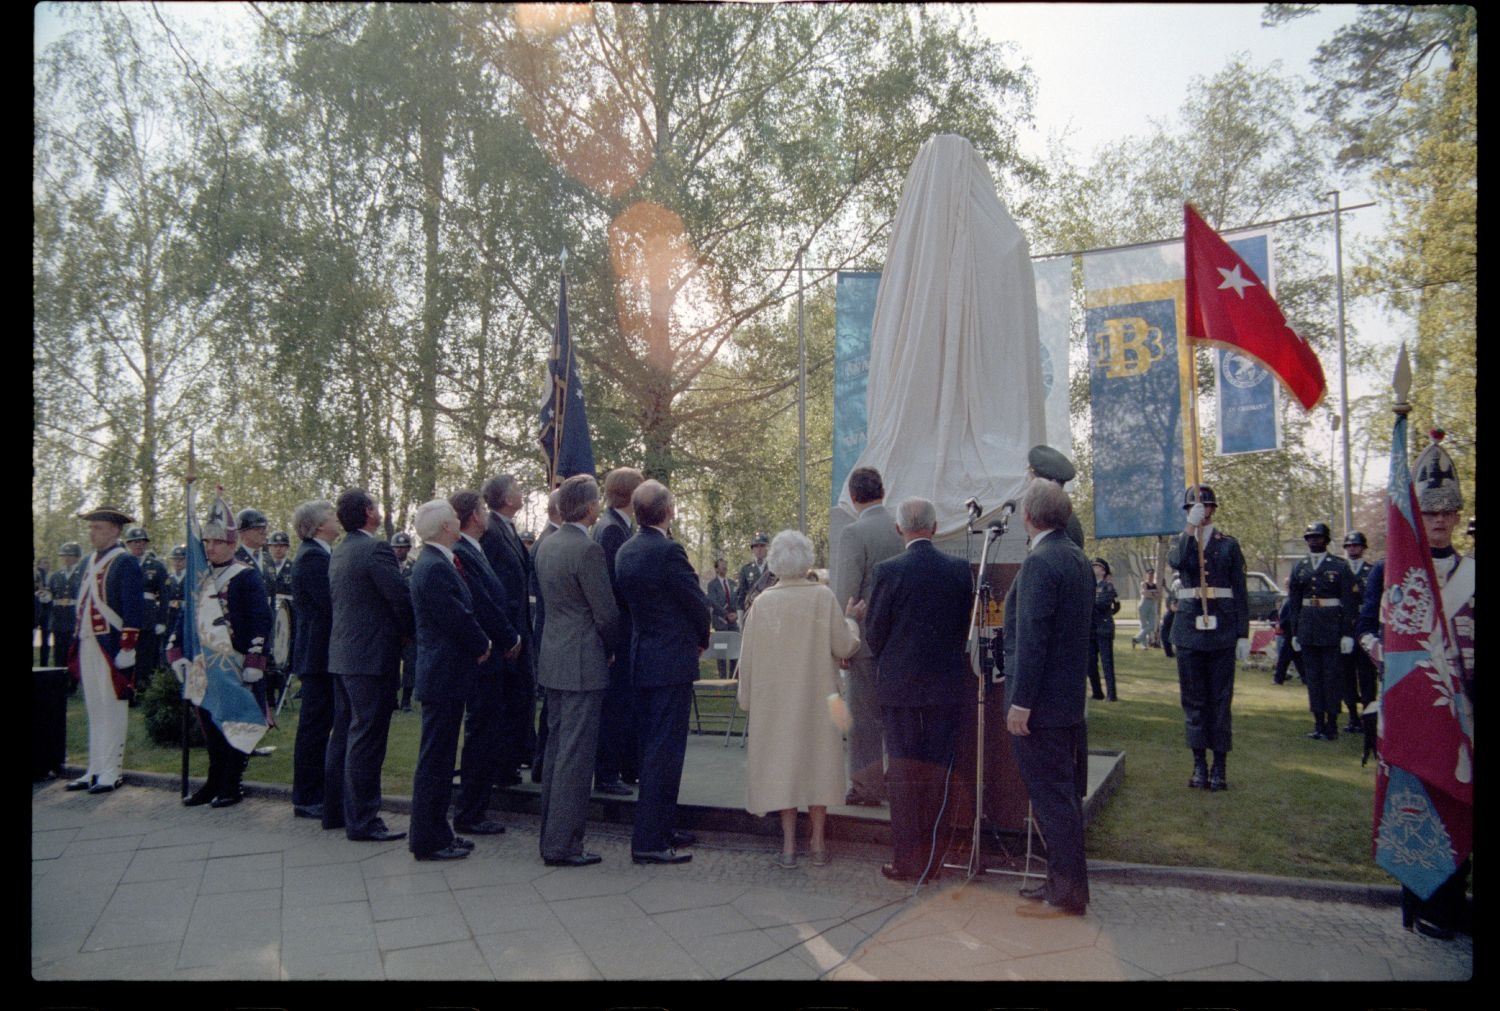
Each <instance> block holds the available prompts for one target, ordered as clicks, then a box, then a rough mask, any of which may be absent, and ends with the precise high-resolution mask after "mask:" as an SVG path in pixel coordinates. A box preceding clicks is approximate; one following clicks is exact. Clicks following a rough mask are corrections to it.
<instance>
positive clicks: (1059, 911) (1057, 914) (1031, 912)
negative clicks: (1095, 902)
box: [1016, 900, 1085, 920]
mask: <svg viewBox="0 0 1500 1011" xmlns="http://www.w3.org/2000/svg"><path fill="white" fill-rule="evenodd" d="M1084 911H1085V907H1083V906H1056V905H1053V904H1052V903H1050V902H1047V901H1045V900H1044V901H1043V902H1042V904H1041V905H1039V906H1017V907H1016V915H1017V916H1024V917H1026V918H1027V919H1028V920H1059V919H1062V918H1063V917H1065V916H1082V915H1083V914H1084Z"/></svg>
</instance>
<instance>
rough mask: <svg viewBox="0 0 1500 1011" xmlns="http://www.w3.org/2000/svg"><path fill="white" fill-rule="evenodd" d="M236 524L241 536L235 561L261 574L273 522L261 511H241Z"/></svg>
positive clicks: (236, 517)
mask: <svg viewBox="0 0 1500 1011" xmlns="http://www.w3.org/2000/svg"><path fill="white" fill-rule="evenodd" d="M234 522H235V526H236V527H238V528H239V535H240V543H239V546H238V547H236V548H235V549H234V557H235V560H236V561H239V562H243V563H244V564H246V565H249V566H252V567H253V568H254V569H255V571H256V572H257V573H259V572H260V566H261V562H263V561H264V560H265V557H266V554H265V551H264V548H265V546H266V535H267V533H268V532H269V531H268V529H267V528H268V527H270V525H271V521H270V520H268V519H266V514H265V513H263V512H261V511H260V510H259V509H241V510H240V511H239V515H237V516H235V518H234ZM261 582H262V583H264V582H265V580H264V579H262V580H261Z"/></svg>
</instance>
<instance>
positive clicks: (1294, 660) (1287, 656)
mask: <svg viewBox="0 0 1500 1011" xmlns="http://www.w3.org/2000/svg"><path fill="white" fill-rule="evenodd" d="M1276 642H1277V643H1278V644H1279V645H1278V648H1277V651H1276V673H1275V674H1273V675H1271V679H1272V680H1273V681H1275V682H1276V683H1277V684H1281V683H1282V682H1283V681H1285V680H1286V669H1287V665H1289V664H1290V665H1291V666H1292V667H1295V668H1296V670H1297V677H1298V679H1299V680H1302V681H1306V680H1307V672H1306V671H1305V670H1303V668H1302V654H1301V653H1298V652H1297V651H1296V650H1294V649H1292V640H1291V638H1290V637H1289V636H1279V637H1278V638H1277V639H1276Z"/></svg>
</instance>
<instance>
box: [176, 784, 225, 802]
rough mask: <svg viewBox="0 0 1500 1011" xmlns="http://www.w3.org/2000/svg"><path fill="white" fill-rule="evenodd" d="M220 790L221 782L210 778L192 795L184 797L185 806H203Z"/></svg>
mask: <svg viewBox="0 0 1500 1011" xmlns="http://www.w3.org/2000/svg"><path fill="white" fill-rule="evenodd" d="M218 792H219V784H217V783H215V782H214V781H213V780H209V781H208V782H207V783H204V784H203V785H202V786H200V787H199V788H198V789H197V790H196V791H195V792H194V793H193V794H192V795H191V796H188V797H184V798H182V806H183V807H201V806H202V805H204V804H207V803H208V802H209V801H211V800H213V799H214V795H215V794H217V793H218Z"/></svg>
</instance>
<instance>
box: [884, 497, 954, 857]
mask: <svg viewBox="0 0 1500 1011" xmlns="http://www.w3.org/2000/svg"><path fill="white" fill-rule="evenodd" d="M896 528H897V531H898V532H899V533H900V534H901V539H902V541H904V542H905V548H904V549H903V550H902V552H901V553H900V554H898V555H895V556H894V557H891V558H887V559H886V560H885V561H883V562H881V563H880V564H878V565H876V566H875V569H874V572H873V574H872V575H871V585H870V606H869V610H868V613H866V615H865V635H866V638H867V639H868V640H869V643H870V652H871V653H873V654H874V656H875V668H876V692H877V694H878V696H879V699H880V712H881V723H882V724H883V726H884V729H885V748H886V752H887V753H888V754H889V755H890V768H889V769H888V770H887V771H886V791H887V794H888V795H889V797H890V804H891V844H892V847H893V848H894V850H895V854H894V856H893V858H892V860H891V862H890V863H888V864H886V865H885V866H883V867H881V868H880V872H881V873H882V874H884V875H885V876H886V877H887V878H890V879H891V880H892V881H931V880H932V879H934V878H936V877H938V876H939V872H938V867H937V859H938V856H939V853H938V852H937V851H936V850H935V849H934V847H933V845H932V841H933V833H934V832H935V831H936V828H937V819H938V813H939V811H940V809H941V803H942V797H943V780H944V778H945V777H946V776H947V773H948V770H949V768H950V767H951V766H952V763H953V748H954V743H955V741H956V740H957V739H958V717H959V712H960V709H961V707H962V703H963V699H964V694H965V693H966V692H967V691H968V690H969V677H970V675H969V664H968V658H967V657H966V656H965V654H964V644H965V642H966V641H967V640H968V633H969V605H970V601H971V600H972V599H973V591H972V586H971V584H970V580H969V565H968V563H967V562H965V561H964V560H963V559H962V558H954V557H951V556H949V555H945V554H944V553H943V552H941V551H939V550H938V549H937V548H935V547H934V546H933V544H932V536H933V534H935V533H936V532H937V510H936V508H934V506H933V504H932V503H931V502H929V501H927V500H926V499H921V498H909V499H907V500H905V501H904V502H902V503H901V506H900V508H899V509H898V510H897V512H896Z"/></svg>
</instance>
